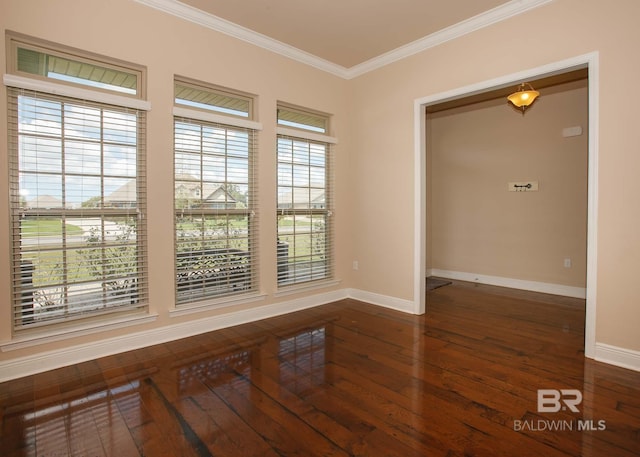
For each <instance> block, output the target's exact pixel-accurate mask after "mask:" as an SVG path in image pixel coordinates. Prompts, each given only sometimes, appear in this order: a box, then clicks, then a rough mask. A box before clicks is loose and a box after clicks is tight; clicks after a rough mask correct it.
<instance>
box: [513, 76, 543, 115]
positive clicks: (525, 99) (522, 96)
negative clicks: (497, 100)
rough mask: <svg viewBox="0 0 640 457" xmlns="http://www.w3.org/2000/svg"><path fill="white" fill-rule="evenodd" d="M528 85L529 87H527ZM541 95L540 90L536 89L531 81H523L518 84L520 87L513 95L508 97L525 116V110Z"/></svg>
mask: <svg viewBox="0 0 640 457" xmlns="http://www.w3.org/2000/svg"><path fill="white" fill-rule="evenodd" d="M527 86H528V88H527ZM539 95H540V92H538V91H537V90H534V88H533V87H531V84H529V83H522V84H520V85H519V86H518V89H517V90H516V91H515V92H514V93H513V94H511V95H509V96H508V97H507V99H508V100H509V101H510V102H511V103H513V105H514V106H515V107H516V108H518V109H519V110H522V115H523V116H524V112H525V111H526V109H527V108H529V106H531V104H532V103H533V102H534V101H535V99H536V98H538V96H539Z"/></svg>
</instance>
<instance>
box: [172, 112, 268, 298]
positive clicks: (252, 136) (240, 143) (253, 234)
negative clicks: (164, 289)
mask: <svg viewBox="0 0 640 457" xmlns="http://www.w3.org/2000/svg"><path fill="white" fill-rule="evenodd" d="M256 143H257V132H256V131H255V130H253V129H250V128H243V127H237V126H231V125H226V124H220V123H212V122H206V121H202V120H196V119H191V118H185V117H176V118H175V237H176V258H175V261H176V302H177V304H178V305H183V304H187V303H194V302H199V301H203V300H207V299H211V298H218V297H225V296H230V295H236V294H241V293H247V292H251V291H255V290H257V287H258V285H257V282H258V247H257V238H258V237H257V227H258V216H257V214H258V211H257V206H256V202H257V196H256V189H257V186H256V176H257V170H256V164H255V158H254V151H255V150H256V148H257V144H256Z"/></svg>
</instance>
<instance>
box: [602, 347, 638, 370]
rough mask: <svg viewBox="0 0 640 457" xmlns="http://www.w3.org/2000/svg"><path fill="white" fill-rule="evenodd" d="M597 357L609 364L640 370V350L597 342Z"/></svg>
mask: <svg viewBox="0 0 640 457" xmlns="http://www.w3.org/2000/svg"><path fill="white" fill-rule="evenodd" d="M595 359H596V360H597V361H598V362H603V363H607V364H609V365H615V366H617V367H621V368H627V369H629V370H634V371H640V351H634V350H632V349H625V348H621V347H617V346H611V345H609V344H604V343H596V354H595Z"/></svg>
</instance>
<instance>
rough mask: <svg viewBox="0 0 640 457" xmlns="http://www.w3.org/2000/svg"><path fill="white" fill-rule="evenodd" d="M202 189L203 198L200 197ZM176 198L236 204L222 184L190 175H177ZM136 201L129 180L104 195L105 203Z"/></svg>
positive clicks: (131, 180) (133, 181) (133, 188)
mask: <svg viewBox="0 0 640 457" xmlns="http://www.w3.org/2000/svg"><path fill="white" fill-rule="evenodd" d="M200 189H202V193H203V196H201V195H200ZM175 191H176V196H178V197H179V198H189V199H202V201H203V202H204V203H227V204H230V203H236V200H235V199H234V198H233V196H231V194H229V193H228V192H227V191H226V189H225V186H224V184H213V183H204V184H202V187H201V185H200V181H199V180H198V179H197V178H195V177H193V176H191V175H177V176H176V180H175ZM135 201H136V181H135V180H134V179H130V180H129V181H127V182H126V183H125V184H123V185H122V186H120V187H119V188H117V189H116V190H114V191H113V192H111V194H109V195H105V197H104V202H105V203H123V202H131V203H133V202H135Z"/></svg>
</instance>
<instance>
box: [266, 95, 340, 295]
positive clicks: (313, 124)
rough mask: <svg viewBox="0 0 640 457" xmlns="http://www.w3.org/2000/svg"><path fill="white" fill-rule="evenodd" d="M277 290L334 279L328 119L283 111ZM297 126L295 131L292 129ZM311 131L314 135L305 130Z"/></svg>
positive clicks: (279, 149) (280, 115)
mask: <svg viewBox="0 0 640 457" xmlns="http://www.w3.org/2000/svg"><path fill="white" fill-rule="evenodd" d="M278 124H279V125H280V126H286V127H278V139H277V154H278V197H277V198H278V203H277V204H278V240H277V243H278V245H277V262H278V285H279V286H288V285H293V284H300V283H305V282H308V281H315V280H322V279H331V278H333V222H332V216H333V212H332V210H333V205H332V203H333V200H332V192H333V188H332V182H333V179H332V174H331V152H332V143H334V142H335V139H333V138H331V137H329V136H328V135H321V134H319V133H313V132H322V133H326V131H327V127H328V117H326V116H322V115H319V114H315V113H312V112H306V111H301V110H296V109H295V108H290V107H286V108H283V107H279V109H278ZM288 127H294V128H288ZM305 130H308V131H309V132H307V131H305Z"/></svg>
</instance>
